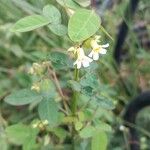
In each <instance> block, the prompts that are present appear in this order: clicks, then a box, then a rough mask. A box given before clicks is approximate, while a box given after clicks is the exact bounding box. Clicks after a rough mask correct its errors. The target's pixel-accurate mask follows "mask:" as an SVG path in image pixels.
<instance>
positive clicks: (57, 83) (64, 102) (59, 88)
mask: <svg viewBox="0 0 150 150" xmlns="http://www.w3.org/2000/svg"><path fill="white" fill-rule="evenodd" d="M48 72H49V75H50V77H51V78H52V79H53V82H54V83H55V85H56V88H57V90H58V93H59V95H60V96H61V98H62V102H63V105H64V108H65V110H66V112H65V114H68V106H67V103H66V101H67V98H66V97H65V96H64V94H63V92H62V89H61V87H60V83H59V81H58V79H57V76H56V73H55V71H54V70H53V69H52V67H51V68H50V67H49V66H48Z"/></svg>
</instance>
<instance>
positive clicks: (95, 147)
mask: <svg viewBox="0 0 150 150" xmlns="http://www.w3.org/2000/svg"><path fill="white" fill-rule="evenodd" d="M107 143H108V141H107V136H106V134H105V132H95V133H94V134H93V137H92V143H91V150H106V148H107Z"/></svg>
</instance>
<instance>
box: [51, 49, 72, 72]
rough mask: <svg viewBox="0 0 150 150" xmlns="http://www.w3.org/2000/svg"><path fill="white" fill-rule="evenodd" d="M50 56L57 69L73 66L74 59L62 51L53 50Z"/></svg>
mask: <svg viewBox="0 0 150 150" xmlns="http://www.w3.org/2000/svg"><path fill="white" fill-rule="evenodd" d="M49 58H50V61H51V62H52V64H53V66H54V68H55V69H67V68H71V67H72V66H73V65H72V64H73V63H72V60H70V59H69V58H68V56H67V55H66V54H64V53H62V52H58V51H55V52H51V53H50V55H49Z"/></svg>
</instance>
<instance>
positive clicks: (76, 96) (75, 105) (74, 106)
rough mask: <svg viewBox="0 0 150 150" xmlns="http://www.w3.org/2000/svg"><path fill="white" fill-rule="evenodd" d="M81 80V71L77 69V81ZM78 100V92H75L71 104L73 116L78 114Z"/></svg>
mask: <svg viewBox="0 0 150 150" xmlns="http://www.w3.org/2000/svg"><path fill="white" fill-rule="evenodd" d="M78 78H79V69H77V67H76V68H75V77H74V79H75V81H78ZM77 99H78V92H76V91H73V98H72V102H71V111H72V114H73V115H75V114H76V110H77Z"/></svg>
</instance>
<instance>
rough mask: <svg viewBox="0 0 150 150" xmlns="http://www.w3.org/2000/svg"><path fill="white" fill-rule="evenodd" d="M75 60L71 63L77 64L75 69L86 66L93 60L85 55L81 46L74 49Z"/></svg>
mask: <svg viewBox="0 0 150 150" xmlns="http://www.w3.org/2000/svg"><path fill="white" fill-rule="evenodd" d="M76 53H77V60H76V61H75V62H74V64H73V65H77V69H80V68H81V66H82V65H83V67H88V66H89V65H90V63H91V62H92V61H93V60H92V59H91V58H89V57H87V56H85V54H84V50H83V48H81V47H79V48H77V49H76Z"/></svg>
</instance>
